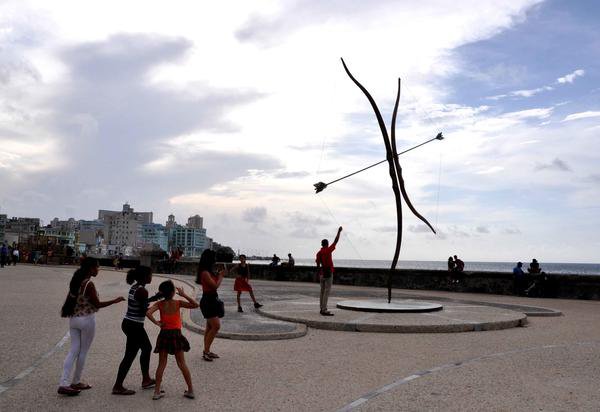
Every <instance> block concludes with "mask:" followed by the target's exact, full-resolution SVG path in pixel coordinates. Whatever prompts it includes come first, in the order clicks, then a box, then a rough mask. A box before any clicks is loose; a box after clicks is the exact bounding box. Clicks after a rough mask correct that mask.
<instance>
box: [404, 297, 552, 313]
mask: <svg viewBox="0 0 600 412" xmlns="http://www.w3.org/2000/svg"><path fill="white" fill-rule="evenodd" d="M396 297H399V298H407V299H424V300H433V301H441V302H452V303H468V304H477V305H481V306H492V307H496V308H502V309H510V310H514V311H515V312H521V313H524V314H525V315H527V316H532V317H534V316H535V317H550V316H562V315H563V313H562V312H561V311H560V310H556V309H550V308H545V307H541V306H529V305H513V304H511V303H494V302H481V301H477V300H468V299H453V298H446V297H438V296H427V295H412V294H409V293H402V294H399V295H397V296H396Z"/></svg>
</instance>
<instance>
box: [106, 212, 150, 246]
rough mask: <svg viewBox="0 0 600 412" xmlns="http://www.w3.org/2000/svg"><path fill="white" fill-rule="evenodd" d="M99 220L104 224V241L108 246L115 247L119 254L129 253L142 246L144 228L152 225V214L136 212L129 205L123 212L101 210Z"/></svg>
mask: <svg viewBox="0 0 600 412" xmlns="http://www.w3.org/2000/svg"><path fill="white" fill-rule="evenodd" d="M98 220H100V221H101V222H102V223H104V226H105V232H104V235H105V237H104V240H105V243H106V244H107V245H111V246H115V248H114V249H112V248H111V249H110V250H114V251H116V252H117V253H126V252H125V251H127V253H129V251H131V250H135V249H138V248H140V247H141V245H142V226H143V225H144V224H149V223H152V212H136V211H134V210H133V208H132V207H131V206H129V204H127V203H125V204H124V205H123V210H121V211H112V210H99V211H98Z"/></svg>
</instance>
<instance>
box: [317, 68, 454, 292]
mask: <svg viewBox="0 0 600 412" xmlns="http://www.w3.org/2000/svg"><path fill="white" fill-rule="evenodd" d="M341 60H342V65H343V66H344V70H345V71H346V74H347V75H348V77H350V79H351V80H352V81H353V82H354V84H356V86H358V88H359V89H360V90H361V91H362V92H363V93H364V95H365V96H366V97H367V99H368V100H369V103H370V104H371V107H372V108H373V111H374V112H375V117H376V118H377V123H378V124H379V129H380V130H381V135H382V137H383V144H384V145H385V152H386V160H387V162H388V169H389V174H390V178H391V179H392V190H393V191H394V198H395V200H396V223H397V226H398V231H397V236H396V249H395V252H394V258H393V259H392V265H391V268H390V273H389V276H388V303H390V302H391V300H392V273H393V271H394V270H395V269H396V265H397V263H398V257H399V256H400V247H401V246H402V199H404V201H405V202H406V205H407V206H408V208H409V209H410V211H411V212H412V213H413V214H414V215H415V216H416V217H417V218H419V219H420V220H421V221H422V222H423V223H425V224H426V225H427V226H428V227H429V228H430V229H431V230H432V232H433V233H435V229H434V228H433V226H431V224H430V223H429V222H428V221H427V219H425V218H424V217H423V216H422V215H421V214H420V213H419V212H417V210H416V209H415V208H414V206H413V205H412V203H411V201H410V199H409V198H408V194H407V192H406V187H405V186H404V179H403V178H402V167H401V166H400V161H399V160H398V156H399V155H400V154H402V153H406V152H407V151H409V150H413V149H415V148H417V147H419V146H422V145H424V144H426V143H429V142H431V141H433V140H442V139H443V138H444V137H443V136H442V133H438V135H437V136H436V137H434V138H433V139H430V140H428V141H427V142H424V143H421V144H419V145H417V146H415V147H413V148H410V149H408V150H405V151H404V152H402V153H397V152H396V117H397V114H398V105H399V104H400V88H401V83H400V79H398V93H397V95H396V103H395V105H394V112H393V114H392V125H391V138H390V136H389V135H388V131H387V128H386V126H385V122H384V121H383V117H382V116H381V112H380V111H379V108H378V107H377V104H376V103H375V100H374V99H373V97H372V96H371V94H370V93H369V92H368V90H367V89H366V88H365V87H364V86H363V85H362V84H360V82H359V81H358V80H356V78H355V77H354V76H353V75H352V73H350V70H348V66H346V63H345V62H344V59H341ZM381 163H383V161H381V162H378V163H375V164H373V165H371V166H368V167H366V168H364V169H361V170H359V171H357V172H354V173H351V174H349V175H347V176H344V177H342V178H340V179H337V180H334V181H332V182H329V183H327V184H326V183H323V182H319V183H316V184H315V185H314V186H315V189H316V191H317V193H319V192H320V191H322V190H324V189H325V188H326V187H327V185H329V184H331V183H334V182H337V181H339V180H342V179H345V178H346V177H349V176H352V175H354V174H356V173H360V172H362V171H364V170H366V169H369V168H371V167H373V166H376V165H378V164H381Z"/></svg>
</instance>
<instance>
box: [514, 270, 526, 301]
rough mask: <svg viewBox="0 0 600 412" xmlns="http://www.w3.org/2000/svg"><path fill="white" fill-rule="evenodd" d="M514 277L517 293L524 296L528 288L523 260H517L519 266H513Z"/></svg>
mask: <svg viewBox="0 0 600 412" xmlns="http://www.w3.org/2000/svg"><path fill="white" fill-rule="evenodd" d="M513 277H514V278H513V281H514V289H515V294H517V295H519V296H523V295H524V294H525V290H526V289H527V279H526V277H525V272H523V262H517V266H515V267H514V268H513Z"/></svg>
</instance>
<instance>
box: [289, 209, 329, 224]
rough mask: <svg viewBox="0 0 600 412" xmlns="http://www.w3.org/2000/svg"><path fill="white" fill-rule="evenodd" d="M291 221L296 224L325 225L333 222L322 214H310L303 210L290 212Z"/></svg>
mask: <svg viewBox="0 0 600 412" xmlns="http://www.w3.org/2000/svg"><path fill="white" fill-rule="evenodd" d="M288 218H289V221H290V223H291V224H292V225H294V226H325V225H328V224H329V223H331V221H330V220H329V219H323V218H322V217H320V216H314V215H309V214H306V213H302V212H293V213H289V214H288Z"/></svg>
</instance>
